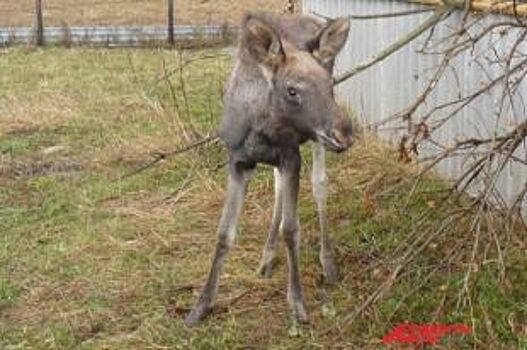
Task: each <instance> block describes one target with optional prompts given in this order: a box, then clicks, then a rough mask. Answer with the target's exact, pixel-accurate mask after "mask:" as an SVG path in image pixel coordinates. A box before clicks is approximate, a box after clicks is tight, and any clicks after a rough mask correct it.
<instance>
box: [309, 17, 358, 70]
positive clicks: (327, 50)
mask: <svg viewBox="0 0 527 350" xmlns="http://www.w3.org/2000/svg"><path fill="white" fill-rule="evenodd" d="M349 29H350V19H349V17H340V18H336V19H333V20H330V22H329V24H328V25H327V26H326V27H325V28H323V29H322V30H321V32H320V33H319V35H318V43H317V44H318V45H316V46H317V48H316V51H315V52H314V54H315V56H317V57H318V59H319V60H321V61H322V63H327V62H332V61H333V60H334V59H335V57H336V56H337V54H338V53H339V52H340V50H342V48H343V47H344V44H346V40H347V39H348V33H349Z"/></svg>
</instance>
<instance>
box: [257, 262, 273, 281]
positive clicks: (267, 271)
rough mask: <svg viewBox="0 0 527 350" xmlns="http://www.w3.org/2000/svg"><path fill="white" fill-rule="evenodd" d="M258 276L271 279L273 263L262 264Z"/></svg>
mask: <svg viewBox="0 0 527 350" xmlns="http://www.w3.org/2000/svg"><path fill="white" fill-rule="evenodd" d="M257 273H258V275H259V276H261V277H264V278H271V276H272V274H273V262H272V261H269V262H267V263H262V264H261V265H260V267H259V268H258V271H257Z"/></svg>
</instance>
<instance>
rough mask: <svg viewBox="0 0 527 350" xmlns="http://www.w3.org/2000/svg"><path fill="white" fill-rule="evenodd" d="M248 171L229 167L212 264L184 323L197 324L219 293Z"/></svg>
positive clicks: (207, 312) (245, 187)
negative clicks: (220, 280) (222, 269)
mask: <svg viewBox="0 0 527 350" xmlns="http://www.w3.org/2000/svg"><path fill="white" fill-rule="evenodd" d="M250 174H251V171H250V170H243V171H238V170H235V169H234V167H233V169H231V171H230V174H229V182H228V185H227V198H226V200H225V204H224V206H223V211H222V214H221V219H220V223H219V226H218V243H217V245H216V251H215V253H214V259H213V260H212V267H211V269H210V272H209V275H208V278H207V282H206V283H205V286H204V287H203V289H202V290H201V294H200V296H199V299H198V301H197V303H196V305H195V306H194V308H193V309H192V311H191V312H190V313H189V314H188V315H187V317H186V318H185V325H186V326H187V327H191V326H193V325H195V324H197V323H198V322H199V321H200V320H201V319H203V318H204V317H205V316H207V315H208V314H209V313H210V311H211V310H212V306H213V305H214V302H215V299H216V295H217V294H218V282H219V279H220V272H221V268H222V266H223V262H224V261H225V257H226V255H227V253H228V251H229V249H230V247H231V245H232V243H233V242H234V238H235V236H236V227H237V223H238V218H239V216H240V212H241V210H242V206H243V199H244V197H245V192H246V189H247V183H248V181H249V178H250Z"/></svg>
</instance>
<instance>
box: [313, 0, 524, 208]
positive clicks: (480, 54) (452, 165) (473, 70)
mask: <svg viewBox="0 0 527 350" xmlns="http://www.w3.org/2000/svg"><path fill="white" fill-rule="evenodd" d="M421 7H422V6H419V5H412V4H408V3H406V2H402V1H393V0H304V1H303V11H304V12H305V13H313V12H314V13H318V14H321V15H324V16H328V17H338V16H345V15H348V14H355V15H357V14H375V13H387V12H399V11H405V10H409V9H416V8H421ZM430 15H431V14H430V13H421V14H416V15H411V16H405V17H394V18H382V19H373V20H352V27H351V32H350V38H349V40H348V43H347V46H346V47H345V48H344V50H343V52H342V53H341V55H340V57H339V58H338V61H337V66H336V75H337V76H338V75H339V74H340V73H342V72H343V71H345V70H346V69H349V68H351V67H353V66H355V65H356V64H358V63H359V62H362V61H364V60H365V59H367V58H368V57H370V56H371V55H373V54H375V53H377V52H379V51H380V50H382V49H383V48H385V47H387V46H388V45H390V44H391V43H393V42H394V41H396V40H397V39H398V38H400V37H402V36H404V35H405V34H406V33H408V32H409V31H410V30H411V29H413V28H415V27H417V26H418V25H419V24H420V23H422V21H424V20H425V19H426V18H427V17H428V16H430ZM503 19H504V18H503V17H500V16H497V15H489V16H486V17H483V18H481V19H480V20H479V22H478V23H477V24H476V25H474V26H473V27H472V28H471V31H473V32H474V33H477V32H478V31H481V30H482V29H483V28H485V27H486V26H487V25H488V24H489V23H490V22H497V21H500V20H503ZM460 21H461V13H460V12H459V13H456V14H453V15H452V16H450V17H449V18H448V19H447V20H445V21H443V22H442V23H441V24H440V25H438V26H437V27H436V28H435V30H434V32H433V33H432V35H431V37H432V42H434V41H435V42H438V41H439V40H441V38H444V37H446V36H447V35H448V34H449V33H452V31H453V30H454V29H455V28H456V26H458V25H459V23H460ZM517 35H518V32H517V30H510V31H509V32H508V33H505V34H504V33H503V32H501V31H500V29H496V30H494V31H493V32H491V33H490V34H489V35H487V36H486V37H485V39H484V40H482V41H481V42H479V43H478V44H477V45H476V46H475V47H474V49H473V50H470V51H467V52H465V53H463V54H461V55H460V56H459V57H457V58H456V59H455V60H454V61H453V62H452V63H451V67H450V68H449V69H447V71H446V73H445V76H444V77H443V78H442V79H441V80H440V81H439V83H438V85H437V88H436V89H435V92H434V93H433V94H431V95H430V96H429V97H428V99H427V102H426V104H425V105H423V106H421V107H420V108H419V110H418V111H417V113H416V114H415V117H417V119H415V120H419V118H420V117H422V116H423V115H425V114H426V113H428V112H429V111H430V110H431V109H433V108H434V107H435V106H439V105H441V104H443V103H445V102H449V101H451V100H455V99H457V98H459V97H461V96H466V95H469V94H471V93H472V92H473V91H475V90H476V89H478V87H479V88H480V87H481V86H482V84H485V83H488V82H489V81H490V80H492V79H493V78H495V77H497V76H499V75H500V74H502V73H503V66H502V65H500V64H497V63H495V61H496V57H497V56H496V55H498V56H503V55H505V54H507V52H508V49H510V47H511V46H512V44H513V43H514V41H515V40H516V38H517ZM428 38H430V32H429V31H428V32H425V33H424V34H423V35H422V36H421V37H420V38H418V39H417V40H416V41H414V42H413V43H411V44H409V45H408V46H406V47H404V48H402V49H401V50H400V51H398V52H397V53H395V54H394V55H393V56H391V57H389V58H388V59H386V60H385V61H383V62H382V63H380V64H377V65H376V66H374V67H372V68H370V69H368V70H367V71H364V72H362V73H360V74H359V75H356V76H355V77H353V78H351V79H350V80H348V81H347V82H345V83H343V84H341V85H339V86H338V88H337V95H338V96H339V98H340V99H341V100H342V101H344V102H347V103H348V105H349V106H350V108H351V109H353V110H354V111H355V113H356V115H357V117H358V118H359V119H360V120H361V122H362V123H363V124H373V123H376V122H378V121H381V120H384V119H385V118H387V117H389V116H391V115H393V114H394V113H396V112H398V111H400V110H402V109H403V108H404V107H406V106H408V105H409V104H411V103H412V101H414V100H415V99H416V97H417V96H418V94H419V93H420V92H421V91H423V90H424V88H425V87H426V85H427V83H428V82H429V79H430V77H431V76H432V75H433V74H434V73H435V68H437V66H438V65H439V63H440V62H441V59H442V55H439V54H436V55H431V54H423V53H420V52H419V50H420V49H421V48H422V45H423V44H424V42H425V41H426V40H427V39H428ZM522 46H523V47H521V48H520V51H522V52H523V53H525V54H527V43H523V44H522ZM502 91H503V85H500V84H498V85H497V86H496V88H494V89H493V90H491V91H490V92H488V93H485V94H483V95H481V96H480V97H478V98H477V99H476V100H475V101H473V102H472V103H471V104H470V106H469V107H466V108H464V109H462V110H461V111H460V112H459V113H458V115H456V117H455V118H452V119H450V120H449V121H448V122H446V123H445V124H444V125H443V126H442V127H441V128H440V129H439V130H438V131H437V133H436V134H434V135H433V136H434V137H433V140H434V141H438V142H440V143H442V144H443V145H447V146H448V145H449V144H452V142H453V141H454V140H456V139H461V138H465V137H475V136H478V137H485V136H491V135H492V134H493V133H494V132H495V131H496V130H497V132H498V133H502V132H504V131H506V130H508V129H510V128H511V127H512V126H513V125H515V124H517V123H518V122H519V121H521V120H522V119H523V120H524V119H525V118H527V113H526V107H525V103H524V101H523V99H524V98H527V81H525V79H524V81H523V82H522V83H521V84H520V87H519V89H518V90H517V91H516V93H514V94H513V96H512V98H511V100H512V101H513V102H512V103H507V104H506V106H505V108H504V110H503V111H502V112H501V114H500V113H498V101H499V100H500V96H501V94H502ZM511 105H512V106H513V107H511ZM452 110H453V108H445V109H441V110H440V111H438V112H435V113H433V114H432V118H431V119H430V121H434V120H435V121H438V120H440V119H441V117H442V116H446V115H448V113H449V112H451V111H452ZM390 126H391V128H384V129H382V128H381V129H379V134H380V135H381V136H383V137H386V138H387V139H389V140H392V141H394V142H397V141H399V139H400V136H401V130H397V129H396V128H395V127H397V126H402V125H401V124H399V125H393V124H391V125H390ZM423 147H424V148H422V149H421V156H428V155H431V154H433V153H434V152H438V148H437V147H436V146H434V145H433V144H432V143H431V142H427V143H426V144H424V146H423ZM515 155H516V156H517V157H519V158H521V159H523V160H525V161H527V152H526V145H525V144H524V145H522V149H521V150H519V151H518V152H517V153H516V154H515ZM466 161H467V159H466V157H457V158H453V159H449V160H446V161H443V162H442V163H440V164H439V165H438V166H437V169H438V171H439V172H440V173H442V174H444V175H447V176H452V177H454V176H456V175H459V174H460V171H462V169H463V167H464V164H466ZM526 181H527V166H525V165H521V164H513V165H511V166H508V167H507V168H506V170H505V171H504V172H503V174H502V175H501V176H500V177H499V179H498V182H497V188H498V190H499V193H501V195H502V196H503V197H504V199H505V200H506V201H508V202H512V201H513V200H514V199H515V197H516V196H517V195H518V193H519V192H520V191H521V189H522V188H523V187H524V186H525V183H526ZM472 190H473V191H477V188H473V189H472ZM526 206H527V203H524V207H526Z"/></svg>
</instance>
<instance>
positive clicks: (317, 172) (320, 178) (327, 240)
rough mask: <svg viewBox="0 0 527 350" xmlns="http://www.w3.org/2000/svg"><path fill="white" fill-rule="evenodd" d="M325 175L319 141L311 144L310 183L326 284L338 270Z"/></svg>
mask: <svg viewBox="0 0 527 350" xmlns="http://www.w3.org/2000/svg"><path fill="white" fill-rule="evenodd" d="M327 182H328V180H327V175H326V154H325V150H324V147H323V146H322V145H321V144H320V143H318V142H317V143H314V144H313V172H312V176H311V183H312V185H313V196H314V197H315V202H316V205H317V213H318V218H319V226H320V263H321V265H322V271H323V272H324V279H325V282H326V283H328V284H331V283H334V282H336V281H337V280H338V276H339V271H338V266H337V263H336V259H335V249H334V246H333V241H332V238H331V236H330V235H329V233H328V232H327V216H326V202H327Z"/></svg>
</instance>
